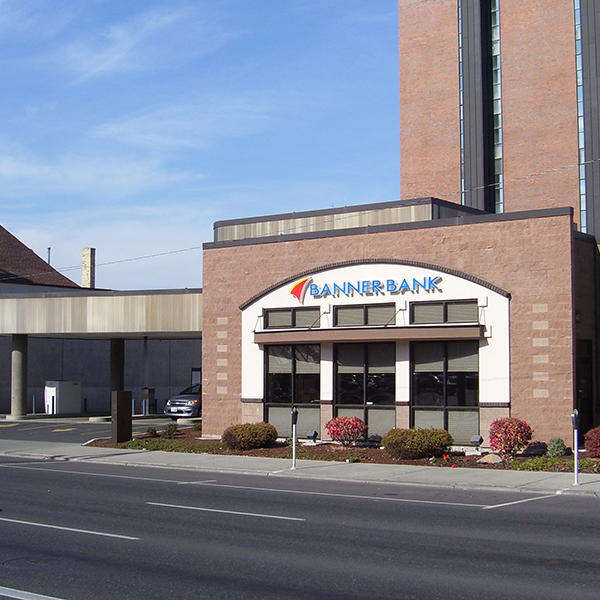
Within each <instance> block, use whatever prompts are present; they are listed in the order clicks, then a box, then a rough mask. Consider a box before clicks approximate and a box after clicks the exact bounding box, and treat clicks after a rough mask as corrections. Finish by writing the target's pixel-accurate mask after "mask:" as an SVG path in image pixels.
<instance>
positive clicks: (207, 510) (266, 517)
mask: <svg viewBox="0 0 600 600" xmlns="http://www.w3.org/2000/svg"><path fill="white" fill-rule="evenodd" d="M146 504H150V505H151V506H164V507H166V508H184V509H186V510H199V511H202V512H212V513H220V514H223V515H240V516H243V517H259V518H261V519H280V520H282V521H306V519H300V518H298V517H283V516H281V515H264V514H260V513H250V512H238V511H236V510H220V509H216V508H200V507H198V506H181V505H179V504H163V503H162V502H146Z"/></svg>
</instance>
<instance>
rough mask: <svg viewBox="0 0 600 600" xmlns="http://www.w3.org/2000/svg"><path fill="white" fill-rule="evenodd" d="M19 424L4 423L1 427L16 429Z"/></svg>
mask: <svg viewBox="0 0 600 600" xmlns="http://www.w3.org/2000/svg"><path fill="white" fill-rule="evenodd" d="M17 425H18V423H2V424H1V425H0V427H16V426H17Z"/></svg>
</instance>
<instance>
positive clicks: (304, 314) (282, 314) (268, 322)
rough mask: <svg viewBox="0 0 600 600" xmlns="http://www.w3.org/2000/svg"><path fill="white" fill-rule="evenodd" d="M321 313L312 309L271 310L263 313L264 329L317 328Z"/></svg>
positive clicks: (315, 308)
mask: <svg viewBox="0 0 600 600" xmlns="http://www.w3.org/2000/svg"><path fill="white" fill-rule="evenodd" d="M320 316H321V312H320V310H319V308H318V307H314V308H312V307H311V308H273V309H269V310H265V311H264V313H263V318H264V323H265V328H266V329H289V328H294V327H299V328H306V329H312V328H313V327H319V325H320Z"/></svg>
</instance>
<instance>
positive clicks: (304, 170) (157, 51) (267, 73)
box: [0, 0, 400, 289]
mask: <svg viewBox="0 0 600 600" xmlns="http://www.w3.org/2000/svg"><path fill="white" fill-rule="evenodd" d="M397 62H398V61H397V6H396V0H193V1H187V2H186V1H182V2H180V1H178V0H168V1H166V0H164V1H163V0H159V1H152V0H146V1H142V0H128V1H127V2H123V1H122V0H26V1H25V0H0V65H1V69H2V74H3V76H2V82H3V83H2V94H1V101H0V111H1V114H0V210H1V214H2V219H1V220H0V224H2V225H3V226H4V227H5V228H7V229H8V230H9V231H11V233H13V234H14V235H16V236H17V237H18V238H19V239H20V240H21V241H23V242H24V243H25V244H26V245H28V246H29V247H30V248H32V249H33V250H34V251H35V252H37V253H38V254H39V255H40V256H42V257H44V258H45V257H46V254H47V248H48V247H51V248H52V252H51V256H52V261H51V262H52V265H53V266H54V267H56V268H59V269H61V270H62V271H63V272H64V273H65V274H66V275H67V276H69V277H71V278H72V279H73V280H74V281H76V282H78V283H79V282H80V276H81V275H80V269H79V268H78V265H79V264H80V261H81V249H82V248H83V247H86V246H92V247H95V248H96V249H97V264H98V267H97V275H96V284H97V286H98V287H106V288H114V289H136V288H143V289H150V288H180V287H199V286H201V285H202V256H201V250H200V249H199V247H200V246H201V245H202V243H203V242H205V241H211V240H212V224H213V222H214V221H216V220H220V219H233V218H240V217H248V216H254V215H262V214H271V213H279V212H290V211H300V210H311V209H319V208H330V207H334V206H345V205H349V204H358V203H365V202H382V201H388V200H396V199H398V197H399V185H400V182H399V125H398V67H397ZM188 248H196V249H195V250H186V249H188ZM156 254H163V255H162V256H155V257H153V258H145V259H139V260H128V259H136V258H138V257H142V256H149V255H156ZM117 261H123V262H117ZM109 263H110V264H109ZM68 267H72V268H71V269H67V268H68Z"/></svg>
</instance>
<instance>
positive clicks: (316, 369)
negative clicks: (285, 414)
mask: <svg viewBox="0 0 600 600" xmlns="http://www.w3.org/2000/svg"><path fill="white" fill-rule="evenodd" d="M265 356H266V363H267V364H266V369H265V371H266V385H265V390H266V398H265V399H266V401H267V403H282V404H310V403H314V402H319V399H320V360H321V348H320V346H319V345H318V344H299V345H295V346H294V345H289V346H288V345H286V346H267V347H266V348H265Z"/></svg>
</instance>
